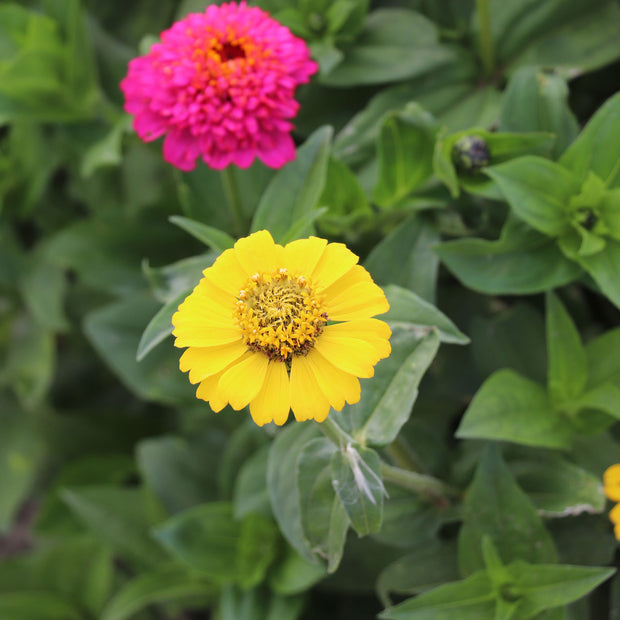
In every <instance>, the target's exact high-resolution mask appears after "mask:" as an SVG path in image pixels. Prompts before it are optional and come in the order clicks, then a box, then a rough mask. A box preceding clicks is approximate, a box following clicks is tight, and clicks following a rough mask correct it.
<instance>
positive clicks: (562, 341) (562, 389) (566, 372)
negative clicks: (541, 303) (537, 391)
mask: <svg viewBox="0 0 620 620" xmlns="http://www.w3.org/2000/svg"><path fill="white" fill-rule="evenodd" d="M546 302H547V356H548V360H549V370H548V389H549V395H550V397H551V400H552V402H553V404H554V405H555V406H556V407H557V408H561V407H562V406H565V405H568V406H569V407H570V406H571V403H572V402H573V401H574V400H575V399H577V398H579V396H580V395H581V394H582V393H583V390H584V388H585V385H586V381H587V378H588V367H587V359H586V352H585V350H584V348H583V346H582V344H581V338H580V337H579V332H578V331H577V328H576V327H575V324H574V323H573V321H572V320H571V318H570V315H569V314H568V312H566V309H565V308H564V306H563V305H562V303H561V302H560V300H559V299H558V298H557V297H556V296H555V295H554V294H553V293H547V296H546Z"/></svg>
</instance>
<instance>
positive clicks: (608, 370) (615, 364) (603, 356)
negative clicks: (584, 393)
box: [586, 327, 620, 389]
mask: <svg viewBox="0 0 620 620" xmlns="http://www.w3.org/2000/svg"><path fill="white" fill-rule="evenodd" d="M586 355H587V358H588V389H590V388H593V387H595V386H598V385H600V384H601V383H607V382H609V383H613V384H614V385H615V386H616V387H618V388H620V327H617V328H616V329H612V330H609V331H607V332H605V333H603V334H601V335H600V336H597V337H596V338H593V339H592V340H590V341H589V342H588V343H587V344H586Z"/></svg>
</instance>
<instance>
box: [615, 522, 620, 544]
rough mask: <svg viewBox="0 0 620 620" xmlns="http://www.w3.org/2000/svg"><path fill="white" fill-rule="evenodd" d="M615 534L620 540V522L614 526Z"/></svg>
mask: <svg viewBox="0 0 620 620" xmlns="http://www.w3.org/2000/svg"><path fill="white" fill-rule="evenodd" d="M614 536H615V537H616V540H618V541H620V523H616V525H615V526H614Z"/></svg>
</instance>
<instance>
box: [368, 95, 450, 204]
mask: <svg viewBox="0 0 620 620" xmlns="http://www.w3.org/2000/svg"><path fill="white" fill-rule="evenodd" d="M437 129H438V126H437V121H436V120H435V119H434V118H433V116H432V115H431V114H429V113H428V112H426V111H425V110H424V109H422V108H421V107H420V106H419V105H418V104H416V103H413V104H410V105H409V106H407V107H406V108H405V110H404V111H403V112H392V113H390V114H388V115H387V116H386V117H385V119H384V120H383V124H382V125H381V130H380V132H379V139H378V143H377V153H378V158H379V179H378V181H377V184H376V185H375V187H374V190H373V194H372V197H373V200H374V201H375V202H376V203H377V204H378V205H379V206H381V207H386V208H387V207H393V206H394V205H396V204H397V203H399V202H401V201H402V200H403V199H404V198H406V197H407V196H408V195H409V194H410V193H411V192H412V191H413V190H414V189H416V188H417V187H419V186H420V185H421V184H422V183H424V182H425V181H426V180H427V179H428V178H429V177H430V175H431V173H432V171H433V166H432V156H433V148H434V145H435V135H436V134H437Z"/></svg>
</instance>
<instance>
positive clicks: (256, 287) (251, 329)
mask: <svg viewBox="0 0 620 620" xmlns="http://www.w3.org/2000/svg"><path fill="white" fill-rule="evenodd" d="M321 306H322V304H321V299H320V298H319V296H318V295H317V294H316V292H315V291H314V289H313V287H312V283H311V282H309V281H308V280H307V279H306V278H304V277H303V276H297V277H293V276H291V275H289V273H288V271H287V270H286V269H285V268H282V269H279V270H278V271H276V272H275V273H272V274H260V273H255V274H254V275H253V276H252V277H251V278H250V279H249V280H248V282H247V283H246V285H245V287H244V288H243V289H242V290H241V291H239V295H238V296H237V304H236V308H235V318H236V319H237V324H238V325H239V327H240V328H241V331H242V332H243V337H244V340H245V344H246V345H247V346H248V348H249V349H250V350H251V351H255V352H259V351H260V352H261V353H264V354H265V355H267V357H268V358H269V359H272V360H277V361H280V362H290V361H291V359H292V358H293V355H306V354H307V353H308V351H309V350H310V349H311V348H312V346H313V345H314V342H315V341H316V339H317V338H318V337H319V335H320V334H321V332H322V331H323V327H324V325H325V323H327V320H328V317H327V314H326V313H325V312H324V310H323V309H322V307H321Z"/></svg>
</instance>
